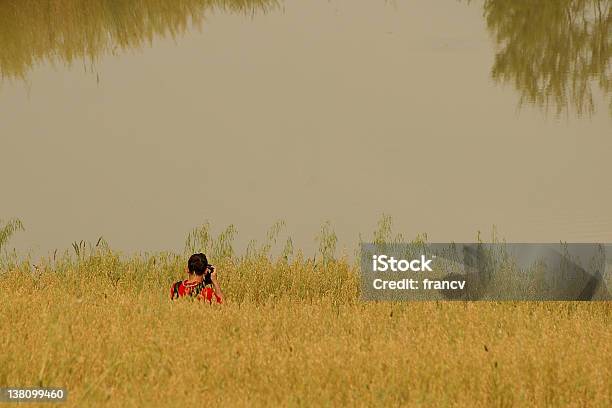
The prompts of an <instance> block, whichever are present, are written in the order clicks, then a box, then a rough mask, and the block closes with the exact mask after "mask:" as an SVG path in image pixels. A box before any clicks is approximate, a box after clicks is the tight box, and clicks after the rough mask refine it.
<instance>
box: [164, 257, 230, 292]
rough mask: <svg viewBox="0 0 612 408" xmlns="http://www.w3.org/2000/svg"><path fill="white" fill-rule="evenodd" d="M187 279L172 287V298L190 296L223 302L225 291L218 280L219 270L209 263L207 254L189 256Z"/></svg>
mask: <svg viewBox="0 0 612 408" xmlns="http://www.w3.org/2000/svg"><path fill="white" fill-rule="evenodd" d="M187 273H188V274H189V276H188V277H187V279H185V280H182V281H178V282H175V283H174V284H173V285H172V287H171V288H170V298H171V299H178V298H182V297H190V298H192V299H198V300H204V301H206V302H208V303H212V299H213V297H214V298H215V301H216V302H217V303H223V300H224V298H223V292H222V291H221V286H219V282H218V281H217V271H216V270H215V267H214V266H213V265H210V264H209V263H208V259H207V258H206V255H204V254H202V253H199V254H193V255H191V257H189V261H188V262H187Z"/></svg>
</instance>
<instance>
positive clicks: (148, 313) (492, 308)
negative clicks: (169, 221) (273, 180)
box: [0, 234, 612, 407]
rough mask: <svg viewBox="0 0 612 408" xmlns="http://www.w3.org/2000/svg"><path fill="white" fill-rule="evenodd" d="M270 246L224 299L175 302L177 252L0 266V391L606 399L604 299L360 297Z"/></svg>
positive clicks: (274, 401)
mask: <svg viewBox="0 0 612 408" xmlns="http://www.w3.org/2000/svg"><path fill="white" fill-rule="evenodd" d="M230 235H231V234H230ZM327 237H328V239H327V241H326V240H325V239H321V240H320V242H321V243H322V245H332V244H335V241H334V239H333V237H332V238H329V237H330V235H329V234H328V235H327ZM226 238H227V236H226ZM196 241H197V240H196ZM330 242H331V243H330ZM188 243H189V241H188ZM200 243H201V242H200ZM191 244H194V241H193V240H192V241H191ZM332 246H333V245H332ZM224 248H225V249H227V246H226V247H223V245H216V246H214V245H212V246H210V245H209V249H210V250H211V251H213V253H214V252H216V253H221V252H223V250H224ZM267 251H268V248H264V249H263V250H262V251H260V252H258V253H253V252H251V254H250V255H249V256H243V257H237V256H234V255H231V254H230V255H231V256H230V255H228V254H227V253H226V255H227V256H226V257H225V258H223V259H222V260H220V261H219V262H217V267H218V271H219V279H220V281H221V284H222V287H223V289H224V292H225V295H226V298H227V302H226V304H225V305H221V306H220V305H207V304H202V303H199V302H191V301H189V300H184V301H183V300H181V301H177V302H172V301H170V300H169V286H170V284H171V283H172V282H173V281H174V280H177V279H180V278H181V277H183V276H184V275H183V267H184V265H183V264H184V261H185V259H186V258H185V257H184V255H172V254H152V255H141V256H132V257H121V256H119V255H118V254H117V253H115V252H113V251H111V250H110V249H108V248H106V247H104V246H103V245H102V246H100V247H93V246H92V248H90V249H89V250H87V251H85V250H84V249H78V247H77V246H75V252H76V254H75V255H72V256H68V255H63V256H61V257H58V258H57V259H56V260H54V261H53V260H47V261H44V262H42V263H41V264H40V265H39V267H38V270H34V269H32V268H31V267H30V265H29V264H27V263H26V262H21V263H19V262H8V261H7V262H4V264H3V266H2V269H0V271H1V272H0V321H1V322H2V328H1V335H0V350H2V352H1V353H0V386H21V387H31V386H57V387H66V388H67V389H68V391H69V398H68V401H67V402H66V403H64V404H62V406H69V407H90V406H111V407H158V406H159V407H165V406H168V407H183V406H207V405H209V404H210V405H211V406H216V405H218V404H222V405H223V406H232V407H233V406H238V407H241V406H249V407H251V406H436V407H438V406H440V407H446V406H462V407H463V406H466V407H489V406H493V407H511V406H516V407H523V406H548V407H558V406H575V407H609V406H612V329H611V327H612V325H611V322H612V303H610V302H582V303H580V302H547V303H535V302H534V303H527V302H523V303H512V302H505V303H491V302H454V303H453V302H412V303H408V302H405V303H392V302H385V303H374V302H368V303H366V302H362V301H360V300H359V289H358V287H359V281H358V270H357V267H356V266H355V265H354V264H353V263H352V262H349V261H348V260H347V259H336V260H333V259H327V260H326V262H324V263H322V262H315V260H313V259H306V258H304V257H303V256H301V255H300V254H299V253H298V254H297V255H295V256H292V257H291V260H287V259H286V257H283V256H280V257H272V256H269V253H267ZM323 252H324V251H323ZM213 260H214V258H213ZM43 406H49V405H47V404H44V405H43Z"/></svg>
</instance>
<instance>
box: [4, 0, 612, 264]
mask: <svg viewBox="0 0 612 408" xmlns="http://www.w3.org/2000/svg"><path fill="white" fill-rule="evenodd" d="M536 3H537V4H536ZM611 10H612V4H611V2H609V1H605V0H595V1H571V0H565V1H553V0H547V1H541V2H531V1H527V0H523V1H510V0H506V1H502V0H485V1H484V2H469V3H468V2H457V1H454V0H448V1H442V2H432V1H427V0H414V1H406V2H404V1H396V2H385V1H382V0H381V1H365V0H364V1H349V0H342V1H337V0H332V1H328V0H307V1H306V0H290V1H280V0H279V1H274V0H258V1H254V0H216V1H213V0H209V1H205V0H175V1H170V0H139V1H136V0H129V1H128V0H126V1H123V2H117V1H110V0H100V1H97V2H91V1H85V0H58V1H46V2H45V1H43V2H40V1H34V0H20V1H0V73H1V75H2V80H1V81H2V82H0V154H1V157H2V159H1V161H0V174H1V175H2V193H1V196H0V218H5V219H6V218H8V217H19V218H21V219H22V220H23V222H24V224H25V226H26V229H27V230H26V232H25V233H21V234H20V235H18V236H17V237H16V239H15V240H14V241H13V243H14V244H15V245H16V246H17V247H18V248H21V249H30V250H32V251H34V252H35V253H39V254H44V253H47V251H49V250H53V249H55V248H67V247H69V246H70V243H71V242H73V241H75V240H80V239H87V240H95V239H97V237H99V236H101V235H103V236H104V237H105V238H106V239H107V240H108V241H109V242H110V244H111V246H113V247H115V248H120V249H123V250H126V251H131V250H160V249H180V248H182V246H183V243H184V238H185V235H186V233H187V232H188V231H189V230H190V229H191V228H192V227H194V226H195V225H197V224H199V223H201V222H202V221H204V220H205V219H208V220H210V221H211V222H212V224H213V227H214V229H216V230H219V229H220V228H221V227H223V226H225V225H227V224H230V223H233V224H235V225H236V226H237V228H238V231H239V239H238V243H239V245H242V246H244V245H245V244H246V242H248V241H249V240H250V239H253V238H255V239H262V238H263V237H264V236H265V231H266V230H267V229H268V228H269V227H270V226H271V225H272V224H273V223H274V221H275V220H277V219H284V220H285V221H286V222H287V233H288V234H290V235H291V236H293V238H294V243H295V245H296V246H297V247H300V248H304V249H305V250H307V251H311V250H312V249H313V248H315V246H316V243H315V242H314V239H313V238H314V237H315V235H316V234H317V231H319V229H320V226H321V223H322V222H323V221H325V220H330V221H331V222H332V225H333V227H334V229H335V231H336V232H337V233H338V236H339V238H340V242H341V246H345V247H348V248H349V252H350V253H352V252H351V251H352V248H353V245H354V244H355V243H356V242H357V239H358V236H359V234H360V233H361V234H362V235H363V236H364V238H366V237H368V236H370V235H369V234H370V233H371V232H372V230H373V229H374V228H375V225H376V221H377V220H378V219H379V218H380V216H381V214H382V213H387V214H390V215H391V216H392V217H393V219H394V223H395V228H396V229H397V230H399V231H402V232H403V233H404V234H405V235H406V236H408V237H411V236H414V235H415V234H416V233H418V232H427V233H428V236H429V239H430V240H432V241H439V242H442V241H448V240H456V241H461V240H473V239H474V238H475V236H476V233H477V231H478V230H481V231H483V232H486V233H487V234H488V232H490V231H491V227H492V226H493V225H496V226H497V228H498V230H499V231H500V233H501V235H502V236H504V237H506V238H507V239H508V240H511V241H519V242H532V241H551V242H557V241H559V240H566V241H608V242H610V241H612V214H611V212H610V209H611V208H612V182H611V181H610V175H611V174H612V64H611V54H612V28H611V27H612V14H611V13H612V11H611ZM487 234H485V236H486V235H487Z"/></svg>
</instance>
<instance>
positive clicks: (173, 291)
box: [170, 279, 221, 303]
mask: <svg viewBox="0 0 612 408" xmlns="http://www.w3.org/2000/svg"><path fill="white" fill-rule="evenodd" d="M213 295H214V296H215V300H216V301H217V303H221V298H220V297H219V296H217V294H216V293H215V291H214V290H213V289H212V288H211V287H210V286H208V285H207V284H206V282H205V281H202V282H189V280H187V279H185V280H184V281H178V282H175V283H174V284H173V285H172V286H171V287H170V299H178V298H181V297H185V296H187V297H190V298H193V299H198V300H205V301H207V302H209V303H212V297H213Z"/></svg>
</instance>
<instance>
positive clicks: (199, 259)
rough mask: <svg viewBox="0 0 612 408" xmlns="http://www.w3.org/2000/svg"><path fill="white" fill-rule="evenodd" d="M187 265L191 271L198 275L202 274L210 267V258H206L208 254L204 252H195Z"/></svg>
mask: <svg viewBox="0 0 612 408" xmlns="http://www.w3.org/2000/svg"><path fill="white" fill-rule="evenodd" d="M187 267H188V268H189V272H190V273H195V274H196V275H198V276H202V275H204V272H206V269H207V268H208V259H206V255H204V254H202V253H199V254H193V255H191V256H190V257H189V261H188V262H187Z"/></svg>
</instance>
